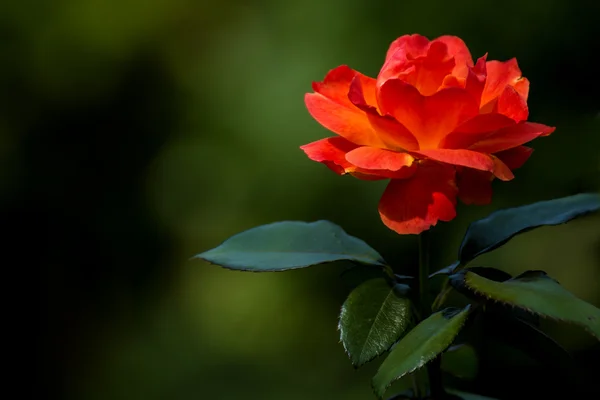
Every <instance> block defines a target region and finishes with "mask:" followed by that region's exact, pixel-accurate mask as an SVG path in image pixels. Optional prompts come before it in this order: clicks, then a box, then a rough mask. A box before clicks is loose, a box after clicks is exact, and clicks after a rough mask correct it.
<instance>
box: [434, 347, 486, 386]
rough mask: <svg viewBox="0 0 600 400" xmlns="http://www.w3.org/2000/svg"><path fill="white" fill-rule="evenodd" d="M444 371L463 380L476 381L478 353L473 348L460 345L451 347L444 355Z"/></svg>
mask: <svg viewBox="0 0 600 400" xmlns="http://www.w3.org/2000/svg"><path fill="white" fill-rule="evenodd" d="M441 366H442V370H444V371H445V372H447V373H449V374H452V375H454V376H456V377H457V378H461V379H474V378H475V377H476V376H477V369H478V359H477V353H476V352H475V349H474V348H473V347H472V346H469V345H466V344H460V345H456V346H451V347H450V348H448V350H447V351H446V352H445V353H444V354H443V355H442V364H441Z"/></svg>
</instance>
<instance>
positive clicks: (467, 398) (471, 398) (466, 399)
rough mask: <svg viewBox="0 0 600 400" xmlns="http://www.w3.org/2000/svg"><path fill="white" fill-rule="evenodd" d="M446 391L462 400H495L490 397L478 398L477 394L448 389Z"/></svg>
mask: <svg viewBox="0 0 600 400" xmlns="http://www.w3.org/2000/svg"><path fill="white" fill-rule="evenodd" d="M446 391H447V392H448V393H450V394H453V395H455V396H458V397H460V398H461V399H463V400H496V399H494V398H492V397H486V396H480V395H478V394H473V393H467V392H463V391H460V390H456V389H448V388H446Z"/></svg>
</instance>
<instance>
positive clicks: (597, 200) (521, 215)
mask: <svg viewBox="0 0 600 400" xmlns="http://www.w3.org/2000/svg"><path fill="white" fill-rule="evenodd" d="M598 209H600V195H598V194H594V193H582V194H577V195H574V196H569V197H563V198H560V199H554V200H548V201H541V202H538V203H534V204H529V205H526V206H522V207H516V208H508V209H504V210H499V211H496V212H493V213H492V214H490V215H489V216H488V217H486V218H484V219H481V220H479V221H476V222H473V223H472V224H471V225H470V226H469V228H468V229H467V233H466V234H465V237H464V239H463V241H462V244H461V246H460V250H459V261H460V264H461V265H465V264H467V263H468V262H469V261H471V260H473V259H474V258H475V257H477V256H479V255H481V254H483V253H487V252H489V251H492V250H494V249H496V248H497V247H500V246H502V245H503V244H504V243H506V242H508V241H509V240H510V239H511V238H512V237H514V236H515V235H518V234H519V233H523V232H527V231H529V230H531V229H534V228H538V227H540V226H547V225H559V224H563V223H565V222H568V221H570V220H572V219H573V218H576V217H579V216H582V215H584V214H588V213H591V212H594V211H597V210H598Z"/></svg>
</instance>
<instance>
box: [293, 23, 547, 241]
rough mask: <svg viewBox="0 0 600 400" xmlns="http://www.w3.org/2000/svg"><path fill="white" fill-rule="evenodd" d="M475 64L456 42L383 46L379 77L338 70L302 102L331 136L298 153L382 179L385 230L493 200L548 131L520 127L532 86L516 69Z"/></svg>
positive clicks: (401, 229)
mask: <svg viewBox="0 0 600 400" xmlns="http://www.w3.org/2000/svg"><path fill="white" fill-rule="evenodd" d="M486 57H487V55H484V56H483V57H481V58H479V59H478V60H477V62H476V63H473V59H472V58H471V54H470V52H469V49H468V48H467V46H466V45H465V43H464V42H463V41H462V40H461V39H459V38H458V37H455V36H442V37H439V38H437V39H435V40H432V41H429V40H428V39H427V38H426V37H423V36H420V35H406V36H402V37H400V38H398V39H396V40H395V41H394V42H393V43H392V44H391V46H390V48H389V50H388V52H387V55H386V58H385V62H384V64H383V67H382V68H381V71H380V72H379V75H378V76H377V79H373V78H370V77H368V76H365V75H363V74H361V73H359V72H357V71H354V70H353V69H351V68H349V67H347V66H345V65H343V66H340V67H337V68H335V69H333V70H331V71H330V72H329V73H328V74H327V76H326V77H325V79H324V80H323V82H314V83H313V90H314V93H308V94H306V96H305V102H306V106H307V108H308V111H309V112H310V114H311V115H312V116H313V118H315V119H316V120H317V121H318V122H319V123H320V124H321V125H323V126H324V127H325V128H327V129H329V130H330V131H332V132H334V133H336V134H337V135H338V136H334V137H328V138H326V139H322V140H318V141H316V142H313V143H309V144H307V145H305V146H302V147H301V149H302V150H304V152H305V153H306V154H307V155H308V157H309V158H310V159H311V160H314V161H317V162H320V163H323V164H325V165H326V166H327V167H329V168H330V169H331V170H333V171H334V172H336V173H337V174H339V175H344V174H351V175H353V176H355V177H356V178H359V179H364V180H378V179H389V180H390V182H389V184H388V185H387V188H386V189H385V192H384V193H383V196H382V197H381V200H380V202H379V214H380V215H381V219H382V220H383V222H384V224H385V225H387V226H388V227H389V228H390V229H393V230H394V231H396V232H398V233H400V234H417V233H420V232H422V231H424V230H427V229H429V228H430V227H431V226H433V225H435V224H436V223H437V221H438V220H440V221H450V220H451V219H453V218H454V217H455V216H456V208H455V207H456V198H457V197H458V198H460V199H461V201H462V202H463V203H466V204H487V203H489V202H490V201H491V197H492V189H491V183H492V180H493V179H494V178H498V179H500V180H502V181H509V180H511V179H513V178H514V175H513V173H512V170H514V169H516V168H519V167H520V166H521V165H523V163H525V161H526V160H527V159H528V158H529V156H530V155H531V152H532V151H533V150H532V149H531V148H529V147H525V146H522V145H523V144H525V143H527V142H529V141H531V140H533V139H535V138H537V137H538V136H546V135H549V134H550V133H552V132H553V131H554V129H555V128H553V127H549V126H546V125H542V124H537V123H532V122H527V117H528V109H527V95H528V92H529V81H528V80H527V79H526V78H524V77H522V76H521V71H520V70H519V67H518V66H517V61H516V60H515V59H511V60H509V61H506V62H500V61H487V60H486Z"/></svg>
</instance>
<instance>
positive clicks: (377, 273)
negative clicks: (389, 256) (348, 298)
mask: <svg viewBox="0 0 600 400" xmlns="http://www.w3.org/2000/svg"><path fill="white" fill-rule="evenodd" d="M342 263H344V262H340V264H342ZM345 264H348V265H347V266H346V267H345V268H344V269H343V270H342V272H341V273H340V278H341V280H342V282H343V283H344V284H345V285H346V287H347V288H348V289H349V290H354V289H355V288H356V287H358V286H360V285H361V284H363V283H364V282H366V281H368V280H371V279H376V278H383V279H386V280H388V281H390V282H399V283H405V282H408V281H411V280H412V279H414V278H413V277H411V276H404V275H396V274H394V271H393V270H392V269H391V268H390V267H383V268H379V267H377V268H373V266H372V265H365V264H358V263H353V262H346V263H345Z"/></svg>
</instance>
